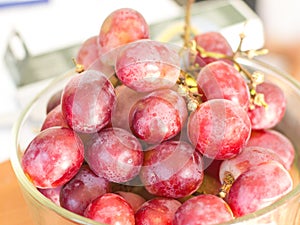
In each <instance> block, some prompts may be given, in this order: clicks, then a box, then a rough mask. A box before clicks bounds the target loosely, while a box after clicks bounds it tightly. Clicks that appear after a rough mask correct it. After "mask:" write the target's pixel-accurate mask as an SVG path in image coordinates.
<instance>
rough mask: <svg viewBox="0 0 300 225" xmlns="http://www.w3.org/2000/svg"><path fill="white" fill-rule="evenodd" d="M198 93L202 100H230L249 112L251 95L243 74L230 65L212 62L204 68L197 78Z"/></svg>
mask: <svg viewBox="0 0 300 225" xmlns="http://www.w3.org/2000/svg"><path fill="white" fill-rule="evenodd" d="M197 87H198V92H199V93H200V94H202V95H203V96H202V100H203V101H207V100H210V99H220V98H221V99H222V98H223V99H228V100H231V101H233V102H235V103H237V104H239V105H240V106H241V107H243V109H245V110H248V107H249V102H250V94H249V90H248V85H247V83H246V81H245V80H244V79H243V77H242V76H241V74H240V73H239V72H238V71H237V70H236V69H235V68H234V67H233V66H232V65H229V64H228V63H225V62H223V61H216V62H212V63H210V64H208V65H206V66H204V67H203V68H202V69H201V71H200V72H199V74H198V77H197Z"/></svg>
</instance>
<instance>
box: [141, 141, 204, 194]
mask: <svg viewBox="0 0 300 225" xmlns="http://www.w3.org/2000/svg"><path fill="white" fill-rule="evenodd" d="M140 178H141V181H142V183H143V184H144V185H145V188H146V189H147V191H148V192H150V193H151V194H154V195H157V196H163V197H171V198H181V197H184V196H187V195H190V194H192V193H193V192H194V191H196V190H197V189H198V188H199V186H200V185H201V183H202V180H203V162H202V158H201V155H200V154H199V153H198V152H197V151H195V150H194V148H193V147H192V146H191V145H190V144H188V143H186V142H178V141H165V142H163V143H161V144H159V145H157V146H154V147H151V148H149V149H148V150H147V151H146V152H145V157H144V164H143V167H142V169H141V172H140Z"/></svg>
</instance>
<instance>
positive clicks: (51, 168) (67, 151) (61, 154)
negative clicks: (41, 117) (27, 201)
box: [22, 127, 84, 188]
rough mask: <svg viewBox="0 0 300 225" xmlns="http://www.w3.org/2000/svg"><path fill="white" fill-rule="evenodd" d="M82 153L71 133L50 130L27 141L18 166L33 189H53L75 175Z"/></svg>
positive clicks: (76, 139)
mask: <svg viewBox="0 0 300 225" xmlns="http://www.w3.org/2000/svg"><path fill="white" fill-rule="evenodd" d="M83 154H84V147H83V143H82V141H81V139H80V138H79V137H78V135H77V134H76V133H75V132H74V131H73V130H71V129H69V128H62V127H51V128H48V129H46V130H44V131H42V132H40V133H39V134H38V135H37V136H36V137H35V138H34V139H33V140H32V141H31V142H30V144H29V145H28V147H27V148H26V150H25V152H24V155H23V158H22V167H23V170H24V173H25V174H26V176H27V177H28V179H29V180H30V181H31V182H32V183H33V184H34V185H35V186H36V187H39V188H54V187H58V186H61V185H63V184H65V183H67V182H68V181H69V180H70V179H71V178H72V177H73V176H74V175H75V174H76V173H77V172H78V170H79V169H80V167H81V165H82V163H83V160H84V158H83Z"/></svg>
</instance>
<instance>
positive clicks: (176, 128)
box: [129, 89, 188, 144]
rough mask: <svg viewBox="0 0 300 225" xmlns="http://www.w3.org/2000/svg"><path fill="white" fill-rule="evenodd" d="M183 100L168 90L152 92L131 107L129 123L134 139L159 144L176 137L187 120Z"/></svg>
mask: <svg viewBox="0 0 300 225" xmlns="http://www.w3.org/2000/svg"><path fill="white" fill-rule="evenodd" d="M187 115H188V112H187V108H186V104H185V101H184V99H183V98H182V97H181V96H180V95H179V94H177V92H175V91H172V90H170V89H162V90H158V91H154V92H152V93H150V94H149V95H147V96H145V97H144V98H142V99H140V100H139V101H138V102H137V103H136V104H135V105H133V106H132V109H131V112H130V115H129V123H130V128H131V130H132V132H133V133H134V134H135V136H136V137H138V138H140V139H141V140H143V141H145V142H147V143H150V144H151V143H152V144H154V143H160V142H162V141H165V140H168V139H170V138H172V137H174V136H176V135H177V134H178V133H179V132H180V131H181V129H182V127H183V125H184V123H185V121H186V119H187Z"/></svg>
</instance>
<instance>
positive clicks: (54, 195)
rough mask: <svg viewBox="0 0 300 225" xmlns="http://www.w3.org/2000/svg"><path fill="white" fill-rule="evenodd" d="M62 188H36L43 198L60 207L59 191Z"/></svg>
mask: <svg viewBox="0 0 300 225" xmlns="http://www.w3.org/2000/svg"><path fill="white" fill-rule="evenodd" d="M61 188H62V186H58V187H55V188H38V190H39V192H41V193H42V194H43V195H44V196H45V197H47V198H48V199H50V200H51V201H52V202H54V203H55V204H56V205H58V206H60V191H61Z"/></svg>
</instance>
